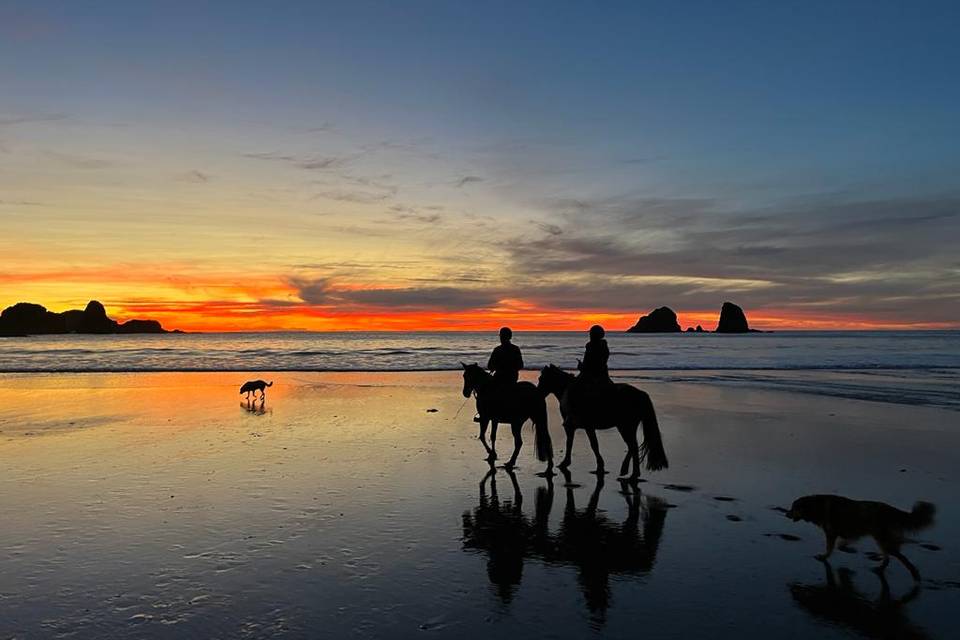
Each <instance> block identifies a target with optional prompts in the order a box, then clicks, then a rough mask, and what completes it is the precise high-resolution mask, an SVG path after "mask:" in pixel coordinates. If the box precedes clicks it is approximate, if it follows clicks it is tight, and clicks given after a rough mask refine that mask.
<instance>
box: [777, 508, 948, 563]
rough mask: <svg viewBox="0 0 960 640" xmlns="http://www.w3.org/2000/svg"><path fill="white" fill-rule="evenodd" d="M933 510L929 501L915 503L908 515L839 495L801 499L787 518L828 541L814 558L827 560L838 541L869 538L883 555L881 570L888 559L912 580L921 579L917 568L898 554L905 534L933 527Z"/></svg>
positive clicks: (904, 512) (893, 509)
mask: <svg viewBox="0 0 960 640" xmlns="http://www.w3.org/2000/svg"><path fill="white" fill-rule="evenodd" d="M935 512H936V508H935V507H934V506H933V505H932V504H930V503H929V502H917V503H916V504H915V505H913V511H911V512H910V513H907V512H906V511H901V510H900V509H897V508H895V507H891V506H890V505H888V504H885V503H883V502H870V501H867V500H851V499H849V498H844V497H841V496H828V495H815V496H804V497H803V498H798V499H797V500H795V501H794V503H793V506H792V507H790V511H788V512H787V517H788V518H791V519H792V520H793V521H794V522H796V521H797V520H805V521H807V522H812V523H813V524H815V525H817V526H818V527H820V528H821V529H823V533H824V535H825V536H826V538H827V550H826V553H824V554H823V555H820V556H817V557H818V558H820V559H821V560H826V559H827V558H828V557H829V556H830V554H831V553H833V548H834V546H835V545H836V543H837V539H838V538H839V539H840V540H851V541H852V540H856V539H858V538H862V537H864V536H871V537H872V538H873V539H874V540H876V541H877V545H878V546H879V547H880V550H881V551H882V552H883V562H882V563H881V564H880V567H879V568H880V569H881V570H883V569H886V567H887V565H888V564H889V563H890V556H893V557H894V558H896V559H897V560H899V561H900V562H902V563H903V566H905V567H906V568H907V570H908V571H910V575H912V576H913V579H914V580H918V581H919V580H920V573H919V572H918V571H917V568H916V567H915V566H913V564H912V563H911V562H910V561H909V560H907V559H906V557H904V555H903V554H902V553H900V545H902V544H903V543H904V541H905V540H906V536H905V534H907V533H909V532H913V531H920V530H921V529H926V528H927V527H929V526H930V525H932V524H933V514H934V513H935Z"/></svg>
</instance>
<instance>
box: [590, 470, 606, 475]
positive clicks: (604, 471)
mask: <svg viewBox="0 0 960 640" xmlns="http://www.w3.org/2000/svg"><path fill="white" fill-rule="evenodd" d="M590 473H592V474H593V475H595V476H605V475H607V474H608V473H610V472H609V471H607V470H606V469H594V470H593V471H591V472H590Z"/></svg>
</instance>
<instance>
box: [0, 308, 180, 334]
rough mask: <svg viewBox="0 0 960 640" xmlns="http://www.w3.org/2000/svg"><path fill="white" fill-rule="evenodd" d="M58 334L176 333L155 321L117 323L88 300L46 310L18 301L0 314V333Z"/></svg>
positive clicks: (103, 310) (103, 309)
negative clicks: (80, 305)
mask: <svg viewBox="0 0 960 640" xmlns="http://www.w3.org/2000/svg"><path fill="white" fill-rule="evenodd" d="M58 333H90V334H118V333H180V332H179V331H173V332H170V331H167V330H166V329H164V328H163V327H162V326H161V325H160V323H159V322H157V321H156V320H127V321H126V322H123V323H120V322H117V321H116V320H112V319H110V318H109V317H107V310H106V309H105V308H104V306H103V305H102V304H101V303H99V302H97V301H96V300H91V301H90V302H89V303H87V306H86V308H85V309H83V310H82V311H81V310H79V309H71V310H69V311H64V312H62V313H56V312H53V311H48V310H47V308H46V307H44V306H43V305H39V304H34V303H31V302H18V303H17V304H15V305H13V306H11V307H7V308H6V309H4V310H3V312H2V313H0V336H25V335H48V334H58Z"/></svg>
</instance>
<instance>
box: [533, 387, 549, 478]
mask: <svg viewBox="0 0 960 640" xmlns="http://www.w3.org/2000/svg"><path fill="white" fill-rule="evenodd" d="M533 445H534V448H535V449H536V450H537V460H539V461H540V462H547V461H548V460H550V461H552V460H553V441H552V440H551V439H550V429H549V425H548V422H547V401H546V399H545V398H544V397H543V396H541V395H539V394H537V396H536V406H535V408H534V410H533Z"/></svg>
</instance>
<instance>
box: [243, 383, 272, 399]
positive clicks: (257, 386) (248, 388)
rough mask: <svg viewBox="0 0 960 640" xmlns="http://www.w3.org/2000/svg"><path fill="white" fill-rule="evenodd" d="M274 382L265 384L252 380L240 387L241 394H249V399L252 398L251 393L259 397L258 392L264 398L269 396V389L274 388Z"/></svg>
mask: <svg viewBox="0 0 960 640" xmlns="http://www.w3.org/2000/svg"><path fill="white" fill-rule="evenodd" d="M272 386H273V382H272V381H271V382H264V381H263V380H250V381H249V382H244V383H243V386H242V387H240V393H245V394H247V397H248V398H249V397H250V393H251V392H252V393H253V395H257V391H259V392H260V395H261V396H262V397H266V395H267V387H272Z"/></svg>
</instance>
